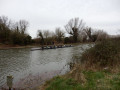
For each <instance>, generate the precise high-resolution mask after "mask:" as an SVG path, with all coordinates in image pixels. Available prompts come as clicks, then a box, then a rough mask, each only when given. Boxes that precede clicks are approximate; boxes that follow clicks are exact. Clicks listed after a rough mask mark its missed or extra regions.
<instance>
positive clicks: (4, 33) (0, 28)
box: [0, 16, 11, 43]
mask: <svg viewBox="0 0 120 90" xmlns="http://www.w3.org/2000/svg"><path fill="white" fill-rule="evenodd" d="M10 24H11V21H10V20H9V19H8V18H7V17H5V16H1V17H0V39H1V41H2V42H3V43H5V42H8V41H9V39H10V38H9V37H10Z"/></svg>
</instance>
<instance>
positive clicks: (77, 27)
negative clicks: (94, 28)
mask: <svg viewBox="0 0 120 90" xmlns="http://www.w3.org/2000/svg"><path fill="white" fill-rule="evenodd" d="M84 25H85V24H84V23H83V21H82V20H79V18H74V19H71V20H70V21H69V22H68V24H67V25H65V29H66V31H67V33H68V34H70V35H72V36H73V40H74V42H77V40H78V36H79V33H80V31H82V30H83V28H84Z"/></svg>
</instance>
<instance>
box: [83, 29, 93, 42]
mask: <svg viewBox="0 0 120 90" xmlns="http://www.w3.org/2000/svg"><path fill="white" fill-rule="evenodd" d="M84 32H85V33H86V35H87V37H88V39H89V41H93V37H92V32H93V30H92V28H91V27H86V28H85V29H84Z"/></svg>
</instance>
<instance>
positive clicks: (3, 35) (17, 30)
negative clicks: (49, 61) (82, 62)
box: [0, 16, 109, 45]
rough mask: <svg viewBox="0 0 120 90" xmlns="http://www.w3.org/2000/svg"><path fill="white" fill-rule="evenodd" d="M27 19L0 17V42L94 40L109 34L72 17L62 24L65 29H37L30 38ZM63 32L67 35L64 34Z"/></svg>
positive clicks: (105, 37) (99, 39) (26, 43)
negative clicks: (33, 37)
mask: <svg viewBox="0 0 120 90" xmlns="http://www.w3.org/2000/svg"><path fill="white" fill-rule="evenodd" d="M28 26H29V23H28V21H26V20H19V21H18V22H13V21H11V20H10V19H8V17H6V16H1V17H0V43H4V44H13V45H28V44H41V45H42V44H46V45H50V44H54V43H77V42H81V43H82V42H95V41H102V40H104V39H107V38H108V37H109V35H108V34H107V33H106V32H104V31H103V30H94V29H92V28H91V27H86V26H85V23H84V22H83V20H79V18H73V19H71V20H70V21H68V23H67V24H66V25H65V26H64V27H65V30H66V32H65V31H64V30H62V29H61V28H60V27H57V28H56V29H55V30H54V31H50V30H41V29H40V30H38V31H37V37H36V38H35V39H32V38H31V36H30V35H29V34H27V28H28ZM65 33H67V34H69V36H65Z"/></svg>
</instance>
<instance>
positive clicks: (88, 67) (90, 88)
mask: <svg viewBox="0 0 120 90" xmlns="http://www.w3.org/2000/svg"><path fill="white" fill-rule="evenodd" d="M119 45H120V38H112V39H109V40H104V41H102V42H98V43H96V44H95V46H94V47H92V48H90V49H88V50H86V51H85V52H84V53H83V55H82V57H81V60H82V61H83V64H82V65H80V64H78V63H77V64H75V65H74V68H73V69H72V70H71V71H70V72H69V73H67V74H66V75H64V76H58V77H55V78H53V79H52V80H50V81H47V82H46V83H45V84H44V85H43V86H42V87H41V89H43V90H108V89H109V90H119V89H120V59H119V58H120V46H119Z"/></svg>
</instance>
